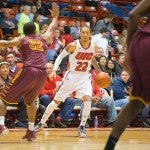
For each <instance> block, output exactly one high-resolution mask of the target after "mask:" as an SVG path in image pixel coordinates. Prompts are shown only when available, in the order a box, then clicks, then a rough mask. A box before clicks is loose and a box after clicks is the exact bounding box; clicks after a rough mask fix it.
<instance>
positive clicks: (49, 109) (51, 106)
mask: <svg viewBox="0 0 150 150" xmlns="http://www.w3.org/2000/svg"><path fill="white" fill-rule="evenodd" d="M57 106H58V104H56V103H55V101H52V102H51V103H50V104H49V105H48V106H47V108H46V110H45V112H44V114H43V116H42V119H41V123H42V124H45V122H46V121H47V119H48V118H49V116H50V115H51V114H52V113H53V111H54V109H55V108H56V107H57Z"/></svg>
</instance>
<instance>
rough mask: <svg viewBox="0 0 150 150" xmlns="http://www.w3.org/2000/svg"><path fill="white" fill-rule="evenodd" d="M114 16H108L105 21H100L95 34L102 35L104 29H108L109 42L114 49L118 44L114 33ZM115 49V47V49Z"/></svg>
mask: <svg viewBox="0 0 150 150" xmlns="http://www.w3.org/2000/svg"><path fill="white" fill-rule="evenodd" d="M113 17H114V15H113V14H107V15H106V16H105V17H104V18H103V19H101V20H98V21H97V23H96V26H95V34H98V33H100V31H101V29H102V28H107V29H108V31H109V36H108V40H109V41H110V43H111V44H112V45H111V46H112V47H113V46H114V45H115V44H116V40H115V39H114V37H113V35H112V32H113V30H114V25H113V23H112V21H113ZM113 48H114V47H113Z"/></svg>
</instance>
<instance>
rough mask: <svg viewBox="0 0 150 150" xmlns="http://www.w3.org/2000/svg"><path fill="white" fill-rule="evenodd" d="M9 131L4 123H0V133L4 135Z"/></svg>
mask: <svg viewBox="0 0 150 150" xmlns="http://www.w3.org/2000/svg"><path fill="white" fill-rule="evenodd" d="M8 132H9V130H8V128H7V127H6V126H4V125H0V135H5V134H7V133H8Z"/></svg>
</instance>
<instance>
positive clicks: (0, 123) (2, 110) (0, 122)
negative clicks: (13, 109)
mask: <svg viewBox="0 0 150 150" xmlns="http://www.w3.org/2000/svg"><path fill="white" fill-rule="evenodd" d="M6 112H7V109H6V105H5V103H4V102H3V101H2V100H1V99H0V136H1V135H5V134H7V133H8V132H9V130H8V128H7V127H6V126H5V115H6Z"/></svg>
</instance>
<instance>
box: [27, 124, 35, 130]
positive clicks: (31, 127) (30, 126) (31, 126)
mask: <svg viewBox="0 0 150 150" xmlns="http://www.w3.org/2000/svg"><path fill="white" fill-rule="evenodd" d="M28 128H29V130H30V131H34V122H29V125H28Z"/></svg>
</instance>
